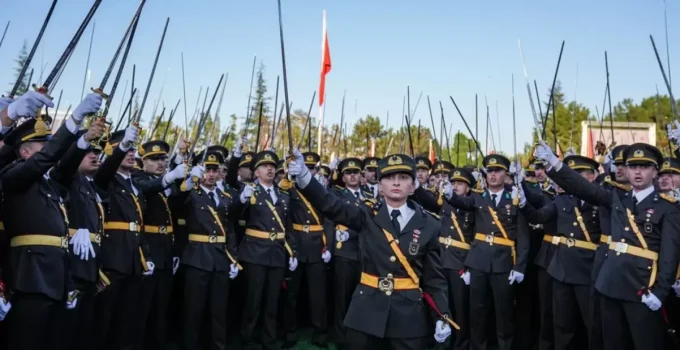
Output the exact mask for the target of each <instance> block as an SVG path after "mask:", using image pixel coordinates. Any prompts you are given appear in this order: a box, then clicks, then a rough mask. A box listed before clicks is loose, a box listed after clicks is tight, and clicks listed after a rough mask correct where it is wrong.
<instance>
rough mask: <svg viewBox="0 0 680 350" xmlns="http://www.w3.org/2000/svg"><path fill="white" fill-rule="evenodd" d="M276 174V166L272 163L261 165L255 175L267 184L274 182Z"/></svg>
mask: <svg viewBox="0 0 680 350" xmlns="http://www.w3.org/2000/svg"><path fill="white" fill-rule="evenodd" d="M274 176H276V167H275V166H274V165H272V164H264V165H260V166H258V167H257V169H255V177H257V178H258V179H259V180H260V181H261V182H264V183H265V184H269V183H272V182H274Z"/></svg>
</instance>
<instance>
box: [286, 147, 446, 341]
mask: <svg viewBox="0 0 680 350" xmlns="http://www.w3.org/2000/svg"><path fill="white" fill-rule="evenodd" d="M295 157H296V160H295V162H291V164H290V165H289V172H290V174H291V175H293V176H296V179H297V180H296V185H297V187H298V188H299V189H300V191H301V192H302V193H303V194H304V195H305V196H307V198H308V199H309V201H310V203H311V204H312V206H313V207H315V208H317V209H319V210H320V211H321V212H322V213H323V214H325V215H326V216H328V217H329V219H331V220H334V221H335V222H338V223H342V224H344V225H347V226H348V227H350V228H352V229H354V230H356V231H358V232H359V239H360V241H361V250H362V252H361V259H362V274H361V280H360V284H359V285H358V286H357V287H356V289H355V291H354V295H353V297H352V301H351V303H350V307H349V310H348V312H347V317H346V318H345V326H346V327H347V328H348V330H347V341H348V348H349V349H376V348H387V349H424V348H425V347H426V345H425V344H426V340H427V339H426V336H427V335H429V334H432V333H431V332H430V330H429V329H428V328H429V327H428V324H429V322H428V318H429V317H430V315H431V314H430V312H429V311H430V310H429V309H428V308H427V307H426V305H425V302H424V300H423V299H427V300H430V301H431V302H432V305H433V306H434V309H435V312H436V314H437V317H436V319H437V321H436V326H435V338H436V339H437V340H438V341H439V342H443V341H445V340H446V338H447V337H448V336H449V335H450V333H451V328H450V326H449V323H451V324H453V325H455V323H453V322H452V321H451V319H450V313H449V311H448V302H447V295H446V280H445V279H444V275H443V271H442V267H441V261H440V258H439V242H438V236H439V232H438V231H439V224H438V223H437V220H436V219H435V218H434V217H432V216H431V215H430V214H427V213H426V212H424V211H423V209H422V207H421V206H419V205H418V204H416V203H415V202H413V201H407V199H408V196H409V194H410V192H411V191H413V189H414V187H415V176H416V175H415V170H416V169H415V163H414V161H413V159H412V158H410V157H408V156H406V155H403V154H395V155H391V156H388V157H387V158H385V159H382V160H381V161H380V164H379V170H378V173H379V174H380V175H379V176H380V177H379V179H378V181H379V182H380V186H381V187H382V192H383V194H384V196H385V198H384V205H380V206H379V207H377V208H376V212H374V211H373V210H369V208H367V207H364V206H360V205H357V204H354V203H352V202H351V201H349V200H347V199H343V198H338V197H335V196H329V195H328V192H327V191H326V189H325V188H323V186H322V185H321V184H320V183H319V182H318V181H316V180H314V179H313V177H312V175H311V173H310V172H309V170H308V169H307V168H306V167H305V166H304V159H303V157H302V154H301V153H300V152H299V151H297V150H296V151H295ZM407 256H408V258H407ZM421 288H422V290H421Z"/></svg>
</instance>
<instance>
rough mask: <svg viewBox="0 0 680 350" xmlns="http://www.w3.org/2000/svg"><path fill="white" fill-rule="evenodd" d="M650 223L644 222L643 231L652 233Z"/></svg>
mask: <svg viewBox="0 0 680 350" xmlns="http://www.w3.org/2000/svg"><path fill="white" fill-rule="evenodd" d="M652 229H653V227H652V223H650V222H645V233H652Z"/></svg>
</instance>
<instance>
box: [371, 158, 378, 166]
mask: <svg viewBox="0 0 680 350" xmlns="http://www.w3.org/2000/svg"><path fill="white" fill-rule="evenodd" d="M369 165H372V166H377V165H378V162H376V161H375V159H372V160H371V161H370V162H369Z"/></svg>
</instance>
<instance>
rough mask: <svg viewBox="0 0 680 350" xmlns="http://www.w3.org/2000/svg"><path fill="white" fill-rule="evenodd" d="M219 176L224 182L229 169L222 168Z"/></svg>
mask: <svg viewBox="0 0 680 350" xmlns="http://www.w3.org/2000/svg"><path fill="white" fill-rule="evenodd" d="M219 175H220V180H222V181H224V178H225V177H227V167H225V166H221V167H220V174H219Z"/></svg>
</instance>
